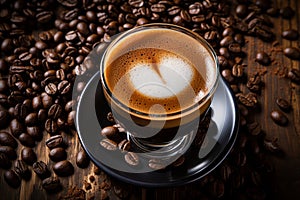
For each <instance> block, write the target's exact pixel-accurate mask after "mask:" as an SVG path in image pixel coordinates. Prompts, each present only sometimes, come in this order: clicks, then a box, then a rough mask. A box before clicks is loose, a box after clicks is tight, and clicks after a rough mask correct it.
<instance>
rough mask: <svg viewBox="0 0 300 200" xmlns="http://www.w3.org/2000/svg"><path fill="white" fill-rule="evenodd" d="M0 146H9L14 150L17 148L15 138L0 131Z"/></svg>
mask: <svg viewBox="0 0 300 200" xmlns="http://www.w3.org/2000/svg"><path fill="white" fill-rule="evenodd" d="M0 145H2V146H10V147H12V148H14V149H15V148H17V147H18V142H17V141H16V140H15V138H14V137H13V136H12V135H11V134H9V133H7V132H4V131H1V132H0Z"/></svg>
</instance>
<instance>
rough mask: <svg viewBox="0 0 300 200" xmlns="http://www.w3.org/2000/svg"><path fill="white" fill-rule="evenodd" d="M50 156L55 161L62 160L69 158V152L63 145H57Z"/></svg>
mask: <svg viewBox="0 0 300 200" xmlns="http://www.w3.org/2000/svg"><path fill="white" fill-rule="evenodd" d="M49 158H50V159H51V160H52V161H54V162H58V161H62V160H65V159H66V158H67V152H66V151H65V149H64V148H62V147H56V148H53V149H51V151H50V152H49Z"/></svg>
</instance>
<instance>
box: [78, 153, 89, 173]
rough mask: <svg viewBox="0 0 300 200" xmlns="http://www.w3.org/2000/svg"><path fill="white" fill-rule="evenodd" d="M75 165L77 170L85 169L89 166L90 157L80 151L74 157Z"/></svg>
mask: <svg viewBox="0 0 300 200" xmlns="http://www.w3.org/2000/svg"><path fill="white" fill-rule="evenodd" d="M76 164H77V166H78V167H79V168H83V169H84V168H87V167H88V166H89V164H90V157H89V156H88V155H87V153H86V152H85V151H84V150H83V149H81V150H80V151H79V152H78V153H77V156H76Z"/></svg>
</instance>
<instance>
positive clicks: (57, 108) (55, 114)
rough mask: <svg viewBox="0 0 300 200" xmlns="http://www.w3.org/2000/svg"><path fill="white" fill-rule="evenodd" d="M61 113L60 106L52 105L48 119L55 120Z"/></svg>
mask: <svg viewBox="0 0 300 200" xmlns="http://www.w3.org/2000/svg"><path fill="white" fill-rule="evenodd" d="M62 111H63V109H62V107H61V105H59V104H57V103H56V104H53V105H52V106H51V107H50V108H49V110H48V117H51V118H53V119H57V118H59V117H60V116H61V114H62Z"/></svg>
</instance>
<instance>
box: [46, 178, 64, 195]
mask: <svg viewBox="0 0 300 200" xmlns="http://www.w3.org/2000/svg"><path fill="white" fill-rule="evenodd" d="M42 186H43V188H44V189H45V190H46V191H47V192H57V191H59V190H60V189H61V184H60V180H59V178H57V177H49V178H46V179H44V180H43V182H42Z"/></svg>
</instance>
